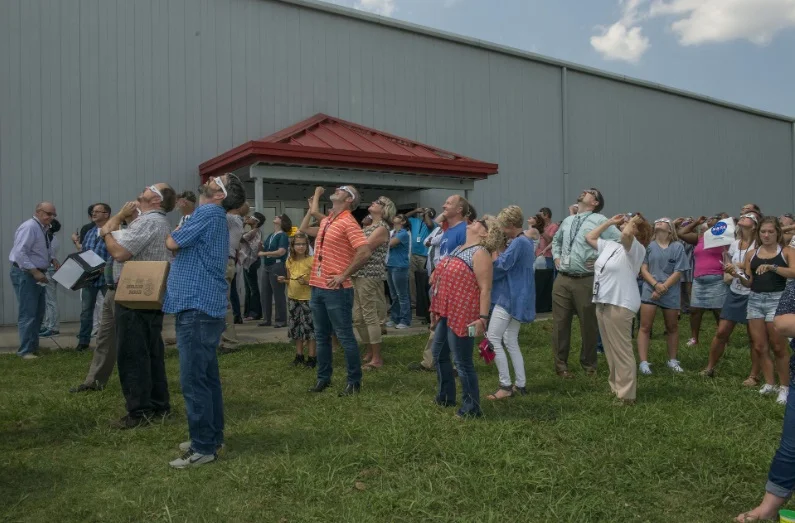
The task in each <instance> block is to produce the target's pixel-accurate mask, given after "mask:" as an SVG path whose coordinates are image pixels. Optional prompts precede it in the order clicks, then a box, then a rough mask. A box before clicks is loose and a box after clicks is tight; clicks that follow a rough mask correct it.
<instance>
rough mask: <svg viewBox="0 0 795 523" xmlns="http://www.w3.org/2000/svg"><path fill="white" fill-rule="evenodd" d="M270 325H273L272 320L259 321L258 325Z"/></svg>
mask: <svg viewBox="0 0 795 523" xmlns="http://www.w3.org/2000/svg"><path fill="white" fill-rule="evenodd" d="M270 326H271V322H269V321H261V322H259V323H257V327H270Z"/></svg>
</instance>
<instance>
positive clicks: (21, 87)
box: [0, 0, 795, 324]
mask: <svg viewBox="0 0 795 523" xmlns="http://www.w3.org/2000/svg"><path fill="white" fill-rule="evenodd" d="M299 3H300V2H299ZM337 12H342V11H340V10H337ZM357 16H358V17H354V16H341V15H339V14H333V13H329V12H324V11H320V10H316V9H312V8H310V7H302V6H300V5H296V2H282V1H277V0H146V1H143V0H141V1H139V0H136V1H134V2H133V1H129V0H115V1H114V0H0V187H2V192H3V204H2V206H0V219H1V220H2V224H3V226H2V227H0V247H1V248H2V252H3V253H4V255H3V257H2V258H3V260H2V263H0V267H1V269H2V272H3V274H7V273H8V269H9V267H8V261H7V256H6V255H5V253H8V252H9V250H10V249H11V245H12V240H13V231H14V228H15V227H16V226H17V224H18V223H20V222H21V221H22V220H24V219H26V218H27V217H29V216H30V215H31V213H32V211H33V208H34V206H35V204H36V202H38V201H39V200H42V199H51V200H53V201H54V202H55V203H56V205H57V207H58V213H59V218H60V219H61V221H62V223H63V224H64V227H65V233H66V234H67V235H68V233H69V232H70V231H73V230H75V229H76V228H78V227H79V226H81V225H82V224H83V223H85V222H86V221H87V217H86V214H85V208H86V207H87V206H88V204H89V203H91V202H94V201H106V202H108V203H110V204H111V205H112V206H113V207H114V209H115V208H118V207H119V206H120V205H121V204H122V203H123V202H124V201H125V200H128V199H132V198H133V197H135V196H136V195H137V194H138V192H139V191H140V189H141V188H142V187H143V186H144V185H145V184H149V183H152V182H158V181H168V182H170V183H171V184H172V185H174V187H175V188H176V189H177V190H182V189H185V188H193V187H195V186H196V185H197V183H198V177H197V166H198V164H199V163H201V162H202V161H204V160H207V159H209V158H211V157H213V156H215V155H216V154H218V153H221V152H223V151H225V150H227V149H229V148H231V147H233V146H235V145H238V144H240V143H242V142H244V141H246V140H249V139H256V138H259V137H262V136H265V135H267V134H270V133H272V132H274V131H277V130H279V129H282V128H284V127H286V126H288V125H290V124H293V123H295V122H297V121H299V120H301V119H304V118H307V117H309V116H311V115H313V114H315V113H317V112H325V113H328V114H331V115H335V116H339V117H341V118H345V119H349V120H353V121H356V122H359V123H362V124H364V125H368V126H372V127H375V128H378V129H382V130H385V131H388V132H391V133H395V134H398V135H403V136H406V137H408V138H412V139H416V140H419V141H423V142H427V143H429V144H433V145H436V146H438V147H442V148H445V149H450V150H453V151H455V152H458V153H461V154H464V155H468V156H471V157H474V158H477V159H481V160H485V161H490V162H497V163H499V164H500V175H499V176H497V177H495V178H494V179H492V180H490V181H489V182H484V183H479V184H478V186H477V189H476V191H475V194H474V197H473V202H474V203H475V205H476V206H477V207H478V209H479V210H481V211H483V212H485V211H491V212H494V211H497V210H498V209H499V208H500V207H501V206H503V205H505V204H507V203H518V204H520V205H522V206H523V207H526V208H527V209H528V210H536V209H537V208H538V207H539V206H542V205H548V206H550V207H552V208H553V210H554V211H555V213H556V214H557V215H560V213H561V210H562V209H563V208H564V206H565V204H567V203H570V201H571V200H572V199H573V198H574V197H575V196H576V193H577V192H578V191H579V190H580V189H582V188H583V187H584V186H592V185H595V186H599V187H600V188H602V189H603V190H604V192H605V193H606V197H607V198H608V200H609V205H608V209H607V211H619V210H626V209H628V208H632V209H636V208H639V209H640V210H644V211H647V212H648V213H650V214H651V215H653V216H656V215H658V214H663V213H668V214H680V213H685V212H689V213H699V212H713V211H714V210H716V209H718V208H720V209H728V210H735V208H736V207H737V206H738V205H739V204H740V203H741V201H744V200H757V201H758V202H759V203H760V204H762V206H763V208H764V209H765V210H768V209H769V210H771V211H775V212H781V211H784V210H785V209H786V210H790V209H792V207H793V190H795V188H794V187H793V180H792V178H793V135H792V132H793V131H792V125H791V123H787V122H784V121H780V120H776V119H772V118H766V117H762V116H756V115H751V114H748V113H745V112H742V111H738V110H733V109H727V108H725V107H719V106H717V105H712V104H709V103H705V102H702V101H695V100H690V99H687V98H683V97H680V96H675V95H671V94H667V93H663V92H660V91H655V90H651V89H646V88H641V87H637V86H634V85H629V84H625V83H622V82H618V81H614V80H607V79H604V78H600V77H597V76H594V75H592V74H587V73H577V72H574V71H572V70H569V71H568V72H567V73H566V75H565V78H566V81H565V84H566V89H565V90H564V88H563V87H564V74H563V71H562V69H561V67H559V66H557V65H554V64H549V63H542V62H539V61H533V60H530V59H527V58H522V57H518V56H515V55H512V54H510V53H504V52H500V51H499V50H496V49H486V48H479V47H476V46H474V45H464V44H462V43H459V42H454V41H450V40H444V39H441V38H437V37H434V36H429V35H426V34H420V33H419V32H416V31H413V30H407V28H406V27H404V28H403V29H401V28H395V27H389V26H388V25H387V24H385V23H378V24H374V23H370V22H368V21H365V20H363V19H362V17H361V16H359V15H357ZM364 18H367V17H364ZM371 19H372V17H371ZM564 92H565V93H566V96H565V97H564ZM564 99H565V103H564ZM564 122H565V124H566V125H565V126H564ZM564 127H565V129H566V130H567V133H566V134H567V139H565V140H564ZM564 144H565V147H564ZM564 171H565V172H564ZM760 178H764V179H765V180H766V181H769V182H771V184H773V185H772V186H774V187H775V188H776V190H775V191H768V192H769V193H763V189H762V187H761V186H759V187H758V188H757V185H758V184H754V183H753V182H754V181H755V180H758V179H760ZM770 186H771V185H767V187H770ZM444 196H445V195H443V194H438V193H429V194H425V195H423V196H422V200H423V202H422V203H423V204H430V205H434V206H437V207H438V206H439V204H440V203H441V202H442V201H443V199H444ZM63 243H64V244H66V245H67V248H65V249H64V251H65V252H62V256H63V255H65V254H68V253H69V252H71V251H70V248H71V245H70V243H69V241H68V240H67V241H64V242H63ZM0 291H1V293H2V300H1V301H0V319H2V322H3V323H6V324H8V323H14V322H15V318H16V304H15V300H14V298H13V293H12V291H11V288H10V283H9V280H8V277H7V276H3V277H2V278H0ZM66 294H67V293H64V292H61V303H62V308H61V310H62V312H63V316H64V319H75V318H76V317H77V316H78V308H79V307H78V305H77V300H76V298H75V296H74V295H70V296H66Z"/></svg>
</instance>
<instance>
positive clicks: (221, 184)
mask: <svg viewBox="0 0 795 523" xmlns="http://www.w3.org/2000/svg"><path fill="white" fill-rule="evenodd" d="M213 181H214V182H215V185H217V186H218V188H219V189H221V190H222V191H223V192H224V198H226V197H227V196H229V193H228V192H226V187H225V186H224V181H223V180H221V177H220V176H215V177H214V178H213Z"/></svg>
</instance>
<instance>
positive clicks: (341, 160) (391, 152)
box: [199, 113, 498, 179]
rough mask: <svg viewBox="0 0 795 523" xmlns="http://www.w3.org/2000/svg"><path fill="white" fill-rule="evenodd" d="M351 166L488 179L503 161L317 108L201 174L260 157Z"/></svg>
mask: <svg viewBox="0 0 795 523" xmlns="http://www.w3.org/2000/svg"><path fill="white" fill-rule="evenodd" d="M259 162H262V163H276V164H290V165H302V166H311V167H334V168H345V167H347V168H351V169H365V170H378V171H394V172H404V173H417V174H431V175H445V176H456V177H463V178H474V179H484V178H486V177H487V176H488V175H491V174H496V173H497V169H498V166H497V164H494V163H486V162H481V161H478V160H473V159H471V158H467V157H465V156H461V155H458V154H455V153H451V152H448V151H444V150H442V149H438V148H436V147H431V146H429V145H424V144H421V143H419V142H415V141H413V140H409V139H406V138H401V137H399V136H394V135H391V134H388V133H384V132H381V131H377V130H375V129H370V128H369V127H365V126H363V125H359V124H355V123H352V122H348V121H346V120H342V119H340V118H334V117H333V116H328V115H325V114H322V113H320V114H316V115H315V116H313V117H311V118H308V119H306V120H304V121H302V122H299V123H297V124H295V125H293V126H291V127H288V128H287V129H284V130H282V131H279V132H277V133H274V134H272V135H270V136H267V137H265V138H262V139H261V140H254V141H250V142H247V143H244V144H243V145H239V146H238V147H235V148H234V149H231V150H229V151H227V152H225V153H223V154H221V155H219V156H216V157H215V158H213V159H212V160H208V161H206V162H204V163H202V164H201V165H200V166H199V174H200V175H201V177H202V179H206V178H207V177H208V176H212V175H218V174H222V173H224V172H229V171H234V170H235V169H239V168H241V167H246V166H249V165H252V164H255V163H259Z"/></svg>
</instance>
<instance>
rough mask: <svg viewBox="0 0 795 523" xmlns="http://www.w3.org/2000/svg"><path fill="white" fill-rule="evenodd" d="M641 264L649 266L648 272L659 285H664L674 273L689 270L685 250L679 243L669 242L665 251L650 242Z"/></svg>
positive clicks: (654, 242)
mask: <svg viewBox="0 0 795 523" xmlns="http://www.w3.org/2000/svg"><path fill="white" fill-rule="evenodd" d="M643 263H645V264H646V265H648V266H649V272H650V273H651V275H652V276H654V279H655V280H657V281H659V282H660V283H665V280H667V279H668V278H669V277H670V276H671V275H672V274H673V273H674V272H676V271H679V272H683V271H686V270H688V269H689V268H690V266H689V265H688V262H687V256H686V255H685V249H684V247H682V244H681V243H679V242H671V243H670V244H669V245H668V247H666V248H665V249H663V248H662V247H660V245H659V244H658V243H657V242H656V241H653V242H651V243H650V244H649V246H648V247H647V248H646V258H645V259H644V260H643Z"/></svg>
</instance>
